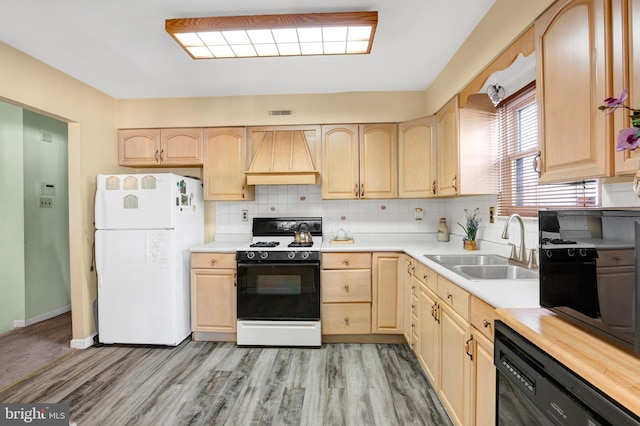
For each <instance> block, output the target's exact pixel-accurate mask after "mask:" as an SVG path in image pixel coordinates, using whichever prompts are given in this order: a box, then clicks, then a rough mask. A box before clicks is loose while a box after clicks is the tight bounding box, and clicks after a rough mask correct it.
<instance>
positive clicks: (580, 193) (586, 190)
mask: <svg viewBox="0 0 640 426" xmlns="http://www.w3.org/2000/svg"><path fill="white" fill-rule="evenodd" d="M498 117H499V133H500V135H499V139H500V153H499V162H500V164H499V168H500V191H499V195H498V214H499V215H503V216H508V215H511V214H513V213H518V214H520V215H521V216H530V217H535V216H537V215H538V210H539V209H542V208H547V207H593V206H596V205H598V203H599V200H598V184H597V182H596V181H582V182H574V183H566V184H545V185H542V184H538V172H537V171H536V170H534V166H533V165H534V163H535V161H536V160H537V157H538V152H539V148H538V108H537V104H536V90H535V83H531V84H530V85H529V86H526V87H525V88H524V89H522V90H521V91H520V92H518V93H516V94H515V95H513V96H511V97H509V98H507V99H506V100H505V101H504V102H503V103H502V104H501V106H500V107H499V112H498Z"/></svg>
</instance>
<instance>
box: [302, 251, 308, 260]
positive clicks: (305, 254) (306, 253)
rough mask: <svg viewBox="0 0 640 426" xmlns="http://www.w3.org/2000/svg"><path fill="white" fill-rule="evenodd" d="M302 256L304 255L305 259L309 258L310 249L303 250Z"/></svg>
mask: <svg viewBox="0 0 640 426" xmlns="http://www.w3.org/2000/svg"><path fill="white" fill-rule="evenodd" d="M300 257H302V258H303V259H308V258H309V252H308V251H303V252H302V254H301V255H300Z"/></svg>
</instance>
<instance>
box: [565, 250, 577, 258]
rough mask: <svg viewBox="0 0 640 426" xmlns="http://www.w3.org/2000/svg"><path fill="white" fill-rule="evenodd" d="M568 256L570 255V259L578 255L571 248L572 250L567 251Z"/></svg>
mask: <svg viewBox="0 0 640 426" xmlns="http://www.w3.org/2000/svg"><path fill="white" fill-rule="evenodd" d="M567 254H568V255H569V257H573V256H574V255H575V254H576V252H575V250H574V249H572V248H571V249H569V250H567Z"/></svg>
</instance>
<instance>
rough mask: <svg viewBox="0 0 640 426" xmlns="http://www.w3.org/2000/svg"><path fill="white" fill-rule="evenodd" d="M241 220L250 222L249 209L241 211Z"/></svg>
mask: <svg viewBox="0 0 640 426" xmlns="http://www.w3.org/2000/svg"><path fill="white" fill-rule="evenodd" d="M240 220H241V221H243V222H249V210H242V211H241V212H240Z"/></svg>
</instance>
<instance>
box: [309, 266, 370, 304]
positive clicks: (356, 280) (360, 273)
mask: <svg viewBox="0 0 640 426" xmlns="http://www.w3.org/2000/svg"><path fill="white" fill-rule="evenodd" d="M320 283H321V284H320V288H321V291H322V301H323V302H371V271H370V270H369V269H351V270H347V271H340V270H333V271H321V272H320Z"/></svg>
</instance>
